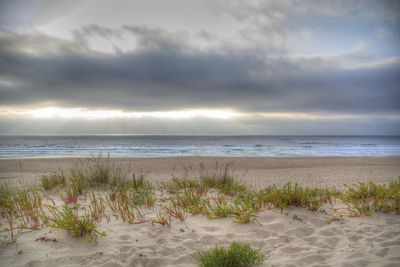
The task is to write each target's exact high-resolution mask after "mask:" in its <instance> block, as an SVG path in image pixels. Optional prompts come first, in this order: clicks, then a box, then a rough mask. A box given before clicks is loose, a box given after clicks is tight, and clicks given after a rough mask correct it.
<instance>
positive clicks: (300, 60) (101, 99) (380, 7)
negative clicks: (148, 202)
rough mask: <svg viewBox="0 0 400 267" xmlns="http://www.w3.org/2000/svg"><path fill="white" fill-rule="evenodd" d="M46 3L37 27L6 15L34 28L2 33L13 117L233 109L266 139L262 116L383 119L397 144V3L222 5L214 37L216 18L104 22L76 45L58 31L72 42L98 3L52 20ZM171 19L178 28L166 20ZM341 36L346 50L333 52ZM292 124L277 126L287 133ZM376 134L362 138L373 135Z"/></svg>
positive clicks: (1, 65) (1, 97) (12, 26)
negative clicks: (77, 110) (34, 112)
mask: <svg viewBox="0 0 400 267" xmlns="http://www.w3.org/2000/svg"><path fill="white" fill-rule="evenodd" d="M16 2H18V1H16ZM45 2H46V1H39V3H40V4H38V6H35V7H31V9H29V10H30V11H29V12H30V16H27V15H26V13H27V12H28V11H26V10H25V11H24V12H21V13H18V10H17V9H16V8H15V5H18V3H17V4H15V3H14V4H13V5H10V4H9V5H5V4H3V10H14V12H16V13H15V17H16V18H19V17H23V18H24V19H20V20H17V19H15V20H14V21H13V20H12V19H11V18H10V17H9V16H8V20H7V21H6V20H1V21H0V26H1V27H0V28H2V30H1V31H0V108H1V107H3V108H1V109H2V110H7V109H11V108H13V109H18V108H26V107H32V108H34V107H46V106H57V107H72V108H73V107H84V108H93V109H110V110H124V111H127V112H139V111H143V112H153V111H168V110H184V109H232V110H235V111H237V112H241V113H245V114H254V117H253V121H252V122H251V124H253V125H256V124H257V121H258V123H259V124H260V128H262V129H264V130H265V127H264V128H263V125H265V123H267V121H265V118H264V119H262V118H261V117H260V114H263V113H276V112H278V113H308V114H319V116H326V117H327V118H328V117H329V116H331V117H332V116H339V115H347V116H354V117H357V116H365V117H366V118H367V117H371V120H373V117H374V116H383V117H384V118H387V120H388V121H387V124H385V125H386V127H387V128H388V129H390V131H385V132H389V133H392V134H397V133H398V128H397V126H398V125H399V122H398V119H397V120H396V119H395V120H394V121H393V118H394V117H396V116H399V114H400V101H399V99H400V88H399V87H400V86H399V84H400V53H399V51H398V48H397V46H396V45H395V44H393V42H395V41H397V40H399V32H398V30H396V26H398V25H399V20H400V18H399V13H398V12H395V10H398V9H396V8H398V7H399V6H398V1H382V2H377V1H366V2H362V5H361V4H360V3H361V2H359V1H350V2H348V1H346V4H343V3H341V1H307V2H306V3H303V2H302V3H301V4H300V3H298V2H297V1H267V2H265V1H250V2H241V1H238V2H236V1H219V2H215V3H208V8H209V9H212V12H209V13H207V14H206V15H204V16H210V20H213V21H214V20H215V21H218V22H220V26H219V27H217V26H216V27H215V28H216V29H215V30H214V29H213V28H212V27H210V26H209V25H208V24H207V21H206V20H207V18H205V21H204V22H202V21H201V20H196V19H194V20H195V21H194V22H193V23H192V24H193V25H192V24H190V23H188V24H190V25H189V26H186V25H184V24H182V29H179V27H178V28H177V27H176V26H173V24H172V23H169V24H168V23H166V24H165V25H158V24H157V23H156V24H153V23H147V22H144V21H143V22H142V23H136V24H134V23H135V21H128V22H129V23H118V22H119V20H118V18H117V17H116V18H115V19H113V20H111V22H110V21H109V20H106V19H105V18H108V17H107V16H105V17H104V16H101V15H99V17H97V18H91V19H90V18H89V19H88V21H87V22H88V24H86V23H82V25H76V24H68V23H67V25H69V26H70V28H69V30H68V32H69V34H68V36H67V35H65V37H63V36H59V35H55V34H52V31H53V30H54V27H56V28H57V27H59V28H57V29H59V30H60V32H63V31H65V30H66V29H67V28H68V27H66V26H65V23H66V22H65V20H66V18H68V17H69V16H70V18H73V16H74V14H75V13H76V14H78V13H79V12H81V13H82V12H84V11H85V7H86V6H87V5H89V6H90V5H94V3H92V2H91V1H87V2H85V4H81V6H82V7H79V5H80V4H79V3H77V2H73V3H72V4H71V6H68V7H64V8H65V10H67V11H68V12H70V13H68V14H62V12H61V11H60V9H61V8H63V7H61V6H52V8H50V9H49V10H48V9H46V8H45V7H44V5H43V4H44V3H45ZM178 2H179V1H177V3H176V4H177V5H178ZM40 5H42V6H40ZM101 5H102V2H101V1H100V2H99V3H98V4H97V7H99V6H100V7H101ZM103 5H105V4H104V3H103ZM116 5H117V4H116ZM137 7H138V8H139V9H140V8H145V7H143V6H140V4H137ZM177 7H178V6H177ZM146 8H147V7H146ZM0 10H1V5H0ZM32 10H34V11H32ZM206 10H208V9H206ZM39 11H40V12H39ZM67 11H66V12H67ZM78 11H79V12H78ZM60 12H61V13H60ZM74 12H75V13H74ZM188 12H189V13H190V12H192V11H190V8H189V9H188ZM38 13H40V14H41V16H38ZM57 14H58V15H57ZM79 14H80V13H79ZM99 14H100V13H99ZM121 14H124V13H123V12H122V11H121ZM210 14H217V15H215V16H214V15H213V16H211V15H210ZM63 15H64V16H63ZM80 15H81V14H80ZM109 16H111V15H109ZM122 16H123V15H122ZM185 16H188V14H186V15H185ZM27 17H29V18H27ZM39 18H40V19H39ZM163 18H164V17H163V16H161V18H159V19H160V20H161V21H162V19H163ZM164 19H165V21H167V22H171V21H172V19H171V18H170V17H169V15H168V14H167V12H166V14H165V18H164ZM335 20H336V21H337V20H338V21H339V22H334V21H335ZM67 21H68V20H67ZM106 21H107V22H106ZM226 21H232V24H231V25H232V26H231V27H229V26H224V25H225V24H224V23H225V22H226ZM346 21H347V22H346ZM124 22H126V21H124ZM155 22H156V20H155ZM354 22H357V23H358V24H357V23H356V25H357V27H358V30H359V32H361V33H360V34H359V33H358V32H354V29H353V28H350V29H349V30H348V31H346V30H344V31H343V32H341V33H338V31H340V30H342V28H343V27H345V26H346V23H348V25H354ZM63 23H64V24H63ZM115 24H119V25H116V26H115ZM27 25H30V26H27ZM32 25H33V26H32ZM178 25H180V24H178ZM202 25H203V26H204V25H206V26H204V27H201V26H202ZM221 25H222V26H221ZM226 25H228V24H226ZM349 27H350V26H349ZM352 34H353V35H355V37H354V39H352V38H353V37H351V35H352ZM336 36H341V37H343V40H341V41H340V40H338V41H337V42H336V43H335V44H334V45H332V42H330V40H333V39H336ZM344 44H345V45H347V48H344ZM350 44H351V45H350ZM329 49H330V50H329ZM385 116H386V117H385ZM375 120H377V119H375ZM300 121H301V119H299V122H300ZM375 122H376V121H375ZM249 123H250V119H246V123H245V124H249ZM268 123H271V122H270V121H269V122H268ZM284 123H285V122H284V121H282V122H281V123H278V124H276V125H280V126H279V127H280V129H283V128H285V127H284ZM292 124H293V122H292ZM293 125H294V124H293ZM296 125H297V124H296ZM320 125H329V123H328V124H324V123H322V122H321V124H320ZM371 125H372V126H371ZM373 125H374V123H373V122H372V121H369V122H368V123H364V124H363V127H364V128H363V129H366V130H368V129H369V130H371V132H372V128H368V127H374V126H373ZM276 127H278V126H276ZM299 127H300V126H299ZM313 127H314V128H315V129H317V128H319V127H317V126H316V124H315V125H314V126H313ZM348 127H351V123H350V124H349V125H348ZM178 128H179V127H178ZM255 128H257V126H255ZM274 131H275V130H274ZM349 132H351V131H350V130H349Z"/></svg>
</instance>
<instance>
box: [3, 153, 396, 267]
mask: <svg viewBox="0 0 400 267" xmlns="http://www.w3.org/2000/svg"><path fill="white" fill-rule="evenodd" d="M203 160H204V159H203ZM205 160H206V162H207V163H210V164H212V162H213V161H214V160H215V159H209V158H207V159H205ZM220 160H222V162H225V161H227V159H220ZM229 160H231V159H229ZM235 160H236V163H235V166H236V170H237V171H239V172H240V171H245V169H247V173H248V174H250V175H246V176H244V175H243V176H240V175H239V178H238V179H240V180H241V181H243V182H245V183H247V184H249V185H253V186H254V187H260V186H264V185H266V184H270V183H273V182H276V181H277V182H279V183H282V182H284V181H287V180H291V179H293V181H301V182H302V183H304V184H308V185H310V184H313V185H321V184H322V185H335V186H338V185H340V184H342V183H343V182H348V183H351V182H354V181H357V179H359V180H360V181H361V180H362V181H366V180H374V181H376V182H385V181H387V180H389V179H393V178H396V177H397V176H398V175H399V174H400V167H399V166H400V164H398V163H399V158H377V159H373V158H369V159H359V158H350V159H345V158H334V159H332V158H330V159H318V158H314V159H304V158H303V159H301V158H300V159H295V160H293V159H271V161H269V160H268V159H235ZM120 161H122V163H124V164H125V163H127V160H120ZM138 161H139V162H136V163H135V164H138V165H137V166H140V164H139V163H143V165H142V167H146V168H148V167H151V166H154V169H152V170H150V171H153V172H154V173H152V172H150V173H149V177H151V179H154V178H152V177H158V178H157V181H159V180H164V179H169V177H170V176H169V175H168V173H170V172H171V170H172V169H173V166H171V165H170V164H171V162H174V160H171V159H148V160H138ZM198 161H199V159H198V158H190V159H175V163H176V164H193V165H194V164H195V163H196V162H198ZM155 162H158V164H154V163H155ZM22 164H23V167H22V171H19V170H18V163H17V161H8V162H6V163H5V161H0V170H1V174H2V179H3V181H5V180H9V179H13V178H18V177H20V178H21V179H23V181H27V180H29V179H31V178H32V179H33V180H35V179H36V178H37V177H38V175H40V173H42V172H45V171H46V170H48V169H58V168H67V167H68V166H69V164H71V161H70V160H60V159H52V160H25V161H22ZM29 164H31V165H29ZM153 164H154V165H153ZM166 166H168V167H166ZM180 171H182V170H180ZM330 171H333V172H334V174H331V173H330ZM18 173H19V176H18V175H17V174H18ZM10 174H12V175H14V176H11V177H10V176H7V175H10ZM277 174H280V175H281V176H278V175H277ZM295 174H297V176H296V175H295ZM319 174H320V175H321V176H317V175H319ZM262 175H265V177H266V178H264V180H262V179H263V178H262ZM333 175H337V176H336V177H337V178H336V179H335V178H334V177H335V176H333ZM348 175H349V176H348ZM246 177H247V178H246ZM273 177H275V178H273ZM285 177H292V178H291V179H289V178H287V179H285ZM316 177H319V178H316ZM345 177H349V178H347V179H348V180H346V178H345ZM355 177H358V178H357V179H356V178H355ZM6 178H8V179H6ZM158 194H159V198H165V197H166V195H165V194H167V193H166V192H164V191H158ZM56 195H57V193H53V196H54V197H55V196H56ZM81 198H82V197H81ZM80 201H82V199H81V200H80ZM158 205H160V204H158ZM340 205H342V204H340V203H336V204H334V206H330V205H326V206H324V210H325V211H326V212H311V211H308V210H306V209H302V208H288V209H284V210H283V212H281V211H280V210H278V209H273V210H264V211H262V212H260V213H258V214H257V220H258V222H254V223H249V224H243V225H242V224H234V223H232V221H231V219H230V218H224V219H214V220H210V219H208V218H206V217H205V216H202V215H196V216H192V215H190V216H189V217H188V219H187V220H186V221H184V222H180V221H179V220H177V219H173V221H172V225H171V226H170V227H168V226H161V225H152V224H151V223H150V222H146V223H143V224H137V225H130V224H128V223H125V222H122V221H121V220H114V219H111V221H110V222H107V221H106V220H103V221H102V222H101V224H100V228H101V230H104V231H106V232H107V236H106V237H102V238H99V239H98V241H97V242H96V243H94V244H88V243H86V242H85V241H84V240H83V239H77V238H72V237H70V236H68V235H67V234H66V233H65V232H63V231H61V230H55V229H48V228H46V229H42V230H39V231H27V232H25V233H22V234H20V236H19V238H18V240H17V242H16V243H14V244H12V245H7V246H4V247H3V248H2V250H1V254H0V266H110V267H111V266H182V267H183V266H196V262H195V260H194V258H193V257H192V256H191V255H193V253H196V252H197V251H199V250H202V249H205V248H210V247H214V246H215V245H220V246H225V245H228V244H229V243H230V242H231V241H240V242H245V243H249V244H251V245H252V246H253V247H255V248H260V249H261V250H262V251H263V252H264V253H265V254H266V255H268V256H269V257H268V259H267V260H266V261H265V262H264V264H263V265H262V266H343V267H344V266H348V267H350V266H385V267H390V266H393V267H394V266H400V256H399V255H400V216H399V215H393V214H383V213H375V214H374V215H373V216H370V217H343V218H340V217H338V216H337V214H335V212H334V211H333V209H332V208H333V207H338V206H340ZM159 209H160V206H156V207H154V208H151V209H148V208H145V209H143V212H144V217H145V218H146V219H150V218H152V217H154V216H155V213H156V211H157V210H159ZM43 236H46V237H48V238H50V239H55V240H57V242H53V241H49V242H45V241H35V240H36V239H37V238H39V237H43ZM1 239H2V240H5V239H7V234H6V233H1Z"/></svg>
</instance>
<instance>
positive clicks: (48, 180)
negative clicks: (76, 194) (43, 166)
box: [40, 172, 65, 190]
mask: <svg viewBox="0 0 400 267" xmlns="http://www.w3.org/2000/svg"><path fill="white" fill-rule="evenodd" d="M40 180H41V182H42V186H43V188H44V190H50V189H53V188H54V187H56V186H59V185H63V186H65V176H64V173H62V172H60V173H57V172H55V173H52V174H49V175H42V177H41V179H40Z"/></svg>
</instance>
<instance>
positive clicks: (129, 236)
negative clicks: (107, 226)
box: [119, 235, 132, 241]
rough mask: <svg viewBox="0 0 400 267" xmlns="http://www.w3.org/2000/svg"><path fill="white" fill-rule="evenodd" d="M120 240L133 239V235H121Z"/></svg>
mask: <svg viewBox="0 0 400 267" xmlns="http://www.w3.org/2000/svg"><path fill="white" fill-rule="evenodd" d="M119 239H121V240H124V241H126V240H130V239H132V236H131V235H121V236H119Z"/></svg>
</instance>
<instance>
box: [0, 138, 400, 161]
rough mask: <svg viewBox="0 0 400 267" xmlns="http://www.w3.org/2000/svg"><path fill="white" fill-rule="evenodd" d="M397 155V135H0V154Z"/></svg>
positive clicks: (399, 143) (145, 155)
mask: <svg viewBox="0 0 400 267" xmlns="http://www.w3.org/2000/svg"><path fill="white" fill-rule="evenodd" d="M99 153H102V154H103V155H108V154H109V155H110V156H111V157H176V156H227V157H253V156H261V157H284V156H400V136H184V135H175V136H171V135H146V136H138V135H70V136H60V135H57V136H50V135H35V136H0V158H43V157H80V156H90V155H98V154H99Z"/></svg>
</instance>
